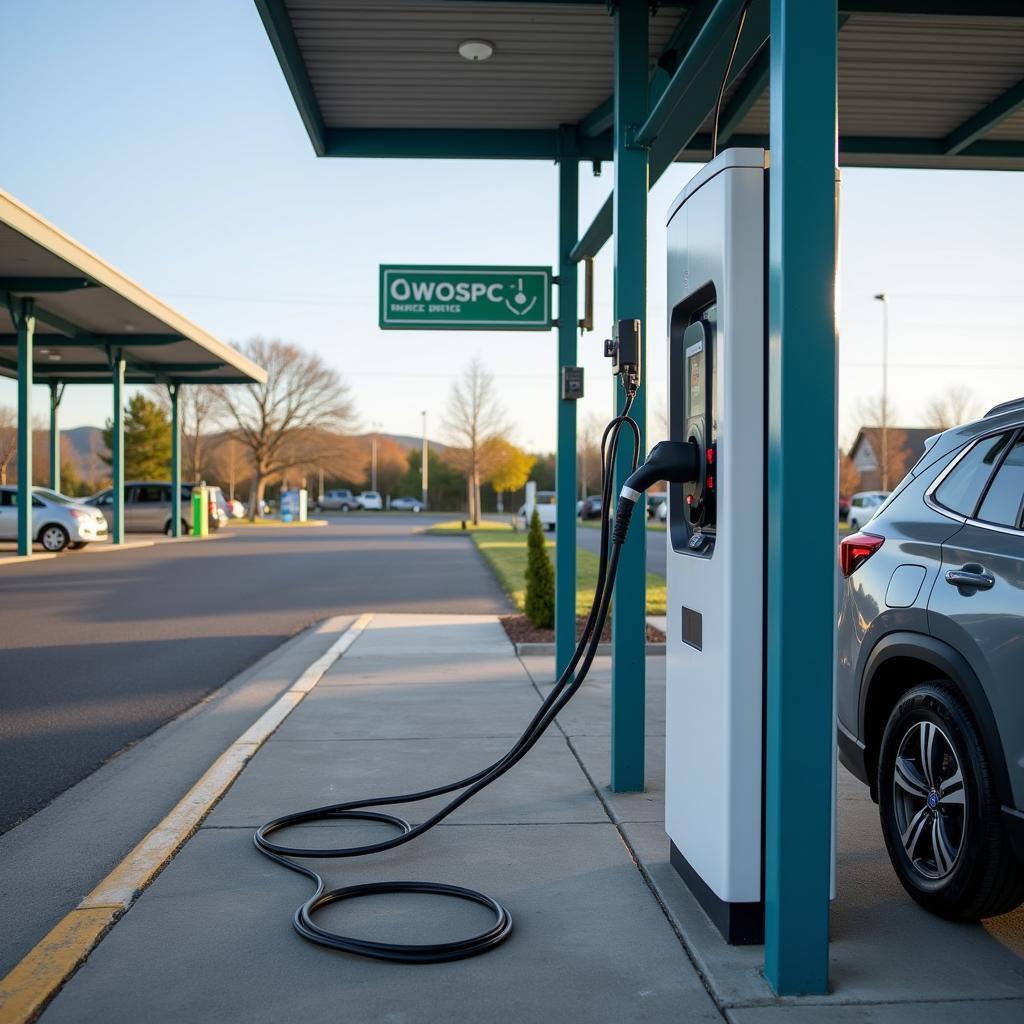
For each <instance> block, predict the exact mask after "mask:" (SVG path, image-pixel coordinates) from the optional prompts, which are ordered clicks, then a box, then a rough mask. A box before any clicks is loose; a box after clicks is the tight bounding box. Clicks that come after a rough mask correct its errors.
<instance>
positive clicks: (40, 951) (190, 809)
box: [0, 613, 373, 1024]
mask: <svg viewBox="0 0 1024 1024" xmlns="http://www.w3.org/2000/svg"><path fill="white" fill-rule="evenodd" d="M372 619H373V615H372V614H370V613H368V614H363V615H361V616H359V618H358V619H356V621H355V622H354V623H353V624H352V625H351V626H350V627H349V628H348V629H347V630H346V631H345V632H344V633H343V634H342V635H341V636H340V637H339V638H338V639H337V640H336V641H335V642H334V643H333V644H332V645H331V646H330V647H329V648H328V650H327V651H326V652H325V653H324V654H322V655H321V656H320V657H319V658H317V659H316V661H314V662H313V663H312V664H311V665H309V666H307V667H306V669H305V670H304V671H303V672H302V673H301V674H300V675H299V677H298V679H296V680H295V681H294V682H293V683H292V684H291V685H290V686H289V688H288V689H287V690H286V691H285V692H284V693H283V694H281V696H280V697H278V699H277V700H276V701H275V702H274V703H273V704H271V706H270V707H269V708H267V710H266V711H264V712H263V714H262V715H260V716H259V718H257V719H256V721H255V722H253V723H252V724H251V725H250V726H249V727H248V728H247V729H246V730H245V731H244V732H243V733H242V734H241V735H240V736H239V737H238V738H237V739H236V740H235V741H234V743H232V744H231V745H230V746H229V747H228V748H227V750H225V751H224V752H223V753H222V754H221V755H220V757H218V758H217V760H216V761H214V762H213V764H212V765H210V767H209V768H208V769H207V770H206V771H205V772H204V773H203V775H202V776H201V777H200V778H199V780H198V781H197V782H196V783H195V784H194V785H193V786H192V787H191V789H189V791H188V792H187V793H186V794H185V795H184V796H183V797H182V798H181V800H179V801H178V803H177V804H176V805H175V806H174V807H173V808H172V809H171V811H170V813H169V814H167V815H166V817H164V819H163V820H162V821H161V822H160V823H159V824H157V825H156V826H155V827H154V828H153V829H151V830H150V832H149V833H148V835H146V836H145V837H144V838H143V839H142V841H141V842H139V843H138V844H137V845H136V846H135V847H134V849H132V850H131V852H129V853H128V855H127V856H126V857H125V858H124V859H123V860H122V861H121V862H120V863H119V864H118V865H117V866H116V867H115V868H114V869H113V871H111V872H110V873H109V874H108V875H107V876H106V878H104V879H103V880H102V881H101V882H100V883H99V885H97V886H95V888H94V889H93V890H92V892H90V893H89V894H88V895H87V896H86V897H85V899H83V900H82V901H81V902H80V903H79V904H78V906H77V907H75V908H74V909H73V910H72V911H70V912H69V913H68V914H66V915H65V916H64V917H63V918H62V919H61V920H60V921H59V922H58V923H57V924H56V925H55V926H54V927H53V928H52V929H51V930H50V932H49V933H48V934H47V935H46V936H44V938H43V939H41V940H40V941H39V942H38V943H37V944H36V946H35V947H34V948H33V949H32V950H30V951H29V952H28V954H26V956H24V957H23V958H22V959H21V961H19V963H18V964H17V965H16V966H15V967H14V969H13V970H11V971H10V973H8V975H7V976H6V977H5V978H3V979H0V1020H2V1021H3V1022H4V1024H30V1022H32V1021H34V1020H35V1019H36V1018H37V1017H38V1016H39V1014H40V1013H41V1012H42V1011H43V1009H44V1008H45V1007H46V1005H47V1004H48V1003H49V1002H50V1000H51V999H52V998H53V997H54V996H55V995H56V994H57V992H58V991H59V990H60V988H61V987H62V986H63V985H64V983H65V982H66V981H67V980H68V978H70V977H71V975H73V974H74V973H75V971H77V970H78V968H79V967H80V966H81V965H82V964H83V963H84V962H85V960H86V958H87V957H88V956H89V954H90V953H91V952H92V951H93V949H95V947H96V946H97V945H98V944H99V942H100V941H101V940H102V939H103V937H104V935H106V933H107V932H108V931H109V930H110V929H111V928H112V927H114V925H115V924H116V923H117V921H118V919H119V918H120V917H122V916H123V915H124V914H125V913H127V912H128V910H130V909H131V906H132V904H133V903H134V902H135V901H136V900H137V899H138V898H139V896H140V895H141V894H142V893H143V891H144V890H145V889H146V888H147V887H148V886H149V884H150V883H151V882H152V881H153V879H154V878H156V876H157V875H158V874H160V872H161V871H162V870H163V869H164V867H165V866H166V864H167V863H168V862H169V861H170V860H171V858H172V857H173V856H174V855H175V854H176V853H177V852H178V850H179V849H180V848H181V847H182V846H183V845H184V844H185V843H186V842H187V841H188V840H189V839H190V838H191V836H192V835H193V833H194V832H195V831H196V829H197V828H198V827H199V825H200V824H201V823H202V821H203V819H204V818H205V817H206V815H207V814H208V813H209V812H210V810H211V809H212V808H213V806H214V805H215V804H216V803H217V802H218V801H219V800H220V798H221V797H222V796H223V795H224V793H225V792H226V791H227V789H228V788H229V787H230V785H231V784H232V783H233V782H234V780H235V779H236V778H237V777H238V775H239V774H240V773H241V771H242V769H243V768H244V767H245V766H246V764H247V763H248V762H249V760H250V758H251V757H252V756H253V754H255V753H256V751H257V750H259V748H260V747H261V746H262V745H263V743H265V742H266V740H267V739H268V738H269V737H270V736H271V735H273V733H274V732H275V730H276V729H277V728H278V726H279V725H280V724H281V723H282V722H283V721H284V720H285V719H286V718H287V717H288V715H289V714H291V712H292V711H293V710H294V709H295V707H296V706H297V705H298V704H299V703H301V701H302V700H303V698H304V697H305V696H306V695H307V694H308V693H309V692H310V690H312V689H313V687H314V686H316V684H317V683H318V682H319V681H320V679H321V678H322V677H323V675H324V674H325V673H326V672H327V670H328V669H329V668H330V667H331V666H332V665H333V664H334V662H335V661H337V660H338V659H339V658H340V657H342V656H343V655H344V654H345V652H346V651H347V650H348V649H349V647H351V646H352V644H353V643H355V641H356V640H357V639H358V638H359V636H360V635H361V634H362V632H363V631H364V630H365V629H366V627H367V626H368V625H369V623H370V621H371V620H372Z"/></svg>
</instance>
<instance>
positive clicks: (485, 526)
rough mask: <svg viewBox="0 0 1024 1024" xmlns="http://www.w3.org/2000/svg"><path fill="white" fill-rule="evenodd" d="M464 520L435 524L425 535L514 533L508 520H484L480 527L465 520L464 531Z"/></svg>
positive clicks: (425, 531) (450, 520)
mask: <svg viewBox="0 0 1024 1024" xmlns="http://www.w3.org/2000/svg"><path fill="white" fill-rule="evenodd" d="M462 523H463V520H462V519H449V520H447V521H446V522H443V523H435V524H434V525H433V526H431V527H429V528H428V529H426V530H424V531H423V532H424V533H443V534H449V533H495V532H497V533H512V532H513V531H512V524H511V523H510V522H509V521H508V520H507V519H483V520H481V521H480V525H479V526H473V525H471V524H470V522H469V520H468V519H467V520H465V523H466V529H465V530H463V529H462ZM524 536H525V534H524Z"/></svg>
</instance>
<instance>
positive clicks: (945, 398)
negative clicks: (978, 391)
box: [924, 385, 977, 430]
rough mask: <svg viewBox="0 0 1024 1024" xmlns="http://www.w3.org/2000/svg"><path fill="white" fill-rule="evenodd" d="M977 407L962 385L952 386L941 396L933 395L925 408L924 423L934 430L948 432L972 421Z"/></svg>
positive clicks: (967, 389)
mask: <svg viewBox="0 0 1024 1024" xmlns="http://www.w3.org/2000/svg"><path fill="white" fill-rule="evenodd" d="M976 408H977V405H976V403H975V400H974V395H973V394H972V393H971V389H970V388H967V387H964V386H963V385H953V386H952V387H950V388H947V389H946V390H945V391H944V392H943V393H942V394H941V395H934V396H933V397H932V399H931V401H930V402H929V403H928V404H927V405H926V406H925V410H924V415H925V421H926V423H927V425H928V426H929V427H935V428H936V430H949V428H950V427H956V426H959V425H960V424H961V423H967V422H968V421H969V420H972V419H974V411H975V409H976Z"/></svg>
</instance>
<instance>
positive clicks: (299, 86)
mask: <svg viewBox="0 0 1024 1024" xmlns="http://www.w3.org/2000/svg"><path fill="white" fill-rule="evenodd" d="M256 4H257V7H258V8H259V10H260V13H261V15H262V17H263V20H264V24H265V26H266V28H267V33H268V35H269V37H270V40H271V42H272V44H273V46H274V50H275V52H276V54H277V57H278V59H279V61H280V63H281V66H282V69H283V71H284V74H285V77H286V79H287V82H288V85H289V87H290V89H291V91H292V95H293V97H294V99H295V102H296V104H297V106H298V109H299V112H300V114H301V116H302V118H303V121H304V123H305V125H306V128H307V131H308V132H309V135H310V139H311V141H312V143H313V146H314V149H315V150H316V152H317V153H318V154H319V155H322V156H393V157H430V156H438V157H445V156H447V157H494V158H534V159H545V158H546V159H557V157H558V155H559V153H561V152H563V151H564V149H563V147H565V146H566V145H571V146H573V147H574V149H575V153H576V154H577V155H579V156H580V157H582V158H585V159H608V158H610V156H611V137H610V131H609V129H610V127H611V102H610V96H611V93H612V88H613V82H612V49H613V26H612V20H611V19H610V18H609V17H608V11H607V4H606V3H605V2H604V0H548V2H537V0H256ZM714 6H715V4H714V2H713V0H690V2H686V0H676V2H661V3H659V4H658V5H657V10H656V13H655V14H654V15H653V16H652V19H651V41H652V48H651V64H652V96H655V95H656V89H657V87H658V85H659V82H658V80H659V78H661V79H667V78H668V77H670V76H671V74H672V72H673V71H674V70H675V68H676V66H677V65H678V63H679V62H680V61H681V60H682V58H683V57H685V55H686V53H687V50H688V48H689V47H690V46H691V45H692V44H693V42H694V39H695V38H696V36H697V33H698V31H699V29H700V28H701V26H702V25H703V24H704V22H705V21H706V20H707V18H708V16H709V14H710V11H711V10H712V9H713V8H714ZM838 7H839V12H840V25H841V31H840V36H839V46H838V50H839V61H838V74H839V132H840V162H841V163H844V164H849V165H861V166H882V167H897V166H912V167H952V168H957V167H960V168H1006V169H1022V168H1024V3H1021V2H1020V0H962V2H961V0H839V3H838ZM766 8H767V4H766V3H764V2H760V0H755V2H754V4H753V5H752V7H751V15H750V17H749V18H748V26H747V29H746V30H745V31H746V32H747V33H753V34H757V33H758V32H760V33H761V35H760V39H759V40H758V41H757V44H756V46H757V47H759V46H760V41H761V40H763V39H764V37H765V36H766V35H767V15H766ZM473 38H482V39H486V40H488V41H490V42H492V43H493V44H494V47H495V52H494V55H493V56H492V57H491V58H490V59H489V60H487V61H485V62H481V63H471V62H468V61H466V60H464V59H462V58H461V57H460V56H459V55H458V53H457V50H456V47H457V45H458V43H459V42H461V41H462V40H465V39H473ZM741 54H742V49H741ZM745 56H746V57H747V59H746V60H741V61H740V62H739V66H737V67H736V68H735V69H734V72H735V74H734V78H733V81H732V86H731V89H730V91H729V93H728V97H729V100H728V102H727V104H726V106H725V108H724V113H723V121H722V134H723V135H724V136H725V137H726V138H727V139H729V140H731V144H740V145H764V144H765V141H766V137H767V130H768V104H767V86H768V56H767V49H766V48H761V49H760V50H758V49H757V48H756V47H755V48H754V50H753V51H752V52H750V53H747V54H746V55H745ZM719 74H720V72H719ZM662 87H663V83H662ZM709 114H710V106H708V107H707V108H706V109H704V110H702V111H701V112H700V113H699V115H698V117H697V119H696V120H695V122H694V128H695V129H697V126H700V128H699V130H695V131H692V132H690V133H689V138H688V140H687V141H686V143H685V145H684V146H683V147H682V149H681V150H679V151H678V158H679V159H684V160H696V161H703V160H706V159H707V158H708V156H709V155H710V153H709V149H710V142H709V130H710V122H709V118H708V115H709ZM702 122H703V124H702ZM561 126H572V128H571V129H569V130H567V129H565V128H563V129H562V131H561V132H560V131H559V129H560V127H561ZM567 131H568V134H567Z"/></svg>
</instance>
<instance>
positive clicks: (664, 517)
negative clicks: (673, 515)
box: [654, 500, 668, 523]
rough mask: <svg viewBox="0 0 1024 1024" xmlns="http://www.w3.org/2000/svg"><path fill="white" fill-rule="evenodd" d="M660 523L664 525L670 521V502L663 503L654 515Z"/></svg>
mask: <svg viewBox="0 0 1024 1024" xmlns="http://www.w3.org/2000/svg"><path fill="white" fill-rule="evenodd" d="M654 514H655V516H656V518H657V519H658V522H661V523H664V522H667V521H668V501H667V500H665V501H663V502H662V503H661V504H660V505H659V506H658V510H657V512H655V513H654Z"/></svg>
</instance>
